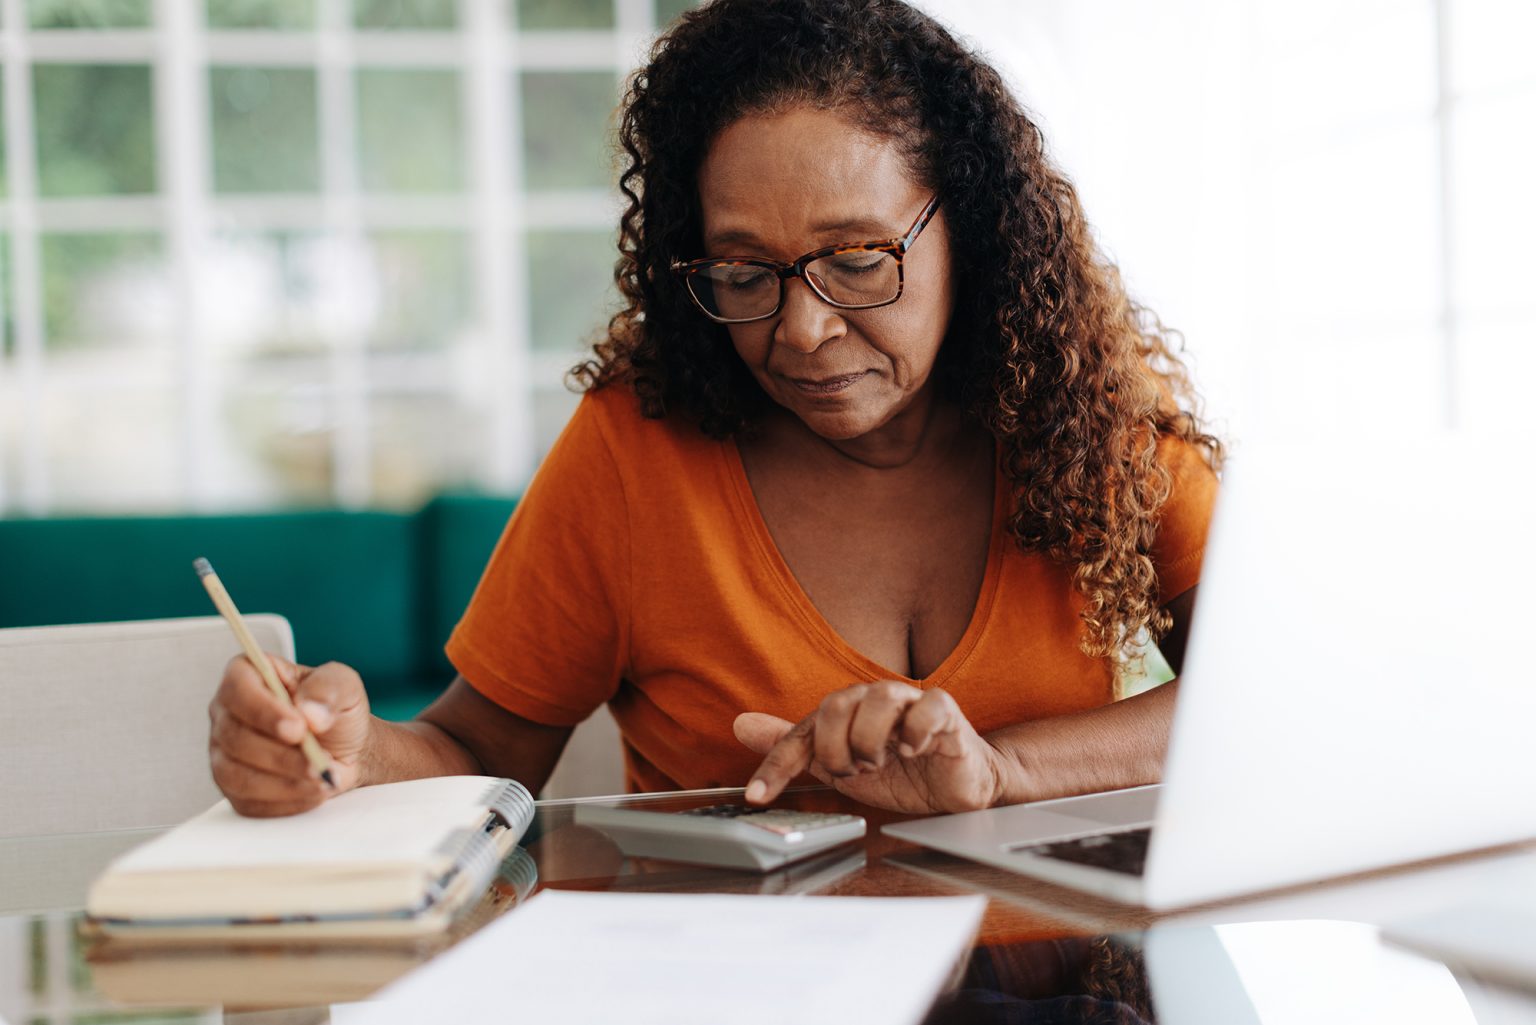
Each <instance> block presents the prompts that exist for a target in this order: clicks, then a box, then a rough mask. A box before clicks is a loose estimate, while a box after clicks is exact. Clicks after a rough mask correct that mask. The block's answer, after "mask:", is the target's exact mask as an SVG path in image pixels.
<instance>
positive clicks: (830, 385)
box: [789, 370, 869, 395]
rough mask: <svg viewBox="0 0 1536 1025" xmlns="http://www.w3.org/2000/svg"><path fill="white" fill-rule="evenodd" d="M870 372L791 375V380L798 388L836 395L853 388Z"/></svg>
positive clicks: (814, 393)
mask: <svg viewBox="0 0 1536 1025" xmlns="http://www.w3.org/2000/svg"><path fill="white" fill-rule="evenodd" d="M868 373H869V371H868V370H860V371H859V372H858V373H856V374H839V375H837V376H836V377H816V378H811V377H791V378H790V379H789V380H790V383H791V384H793V385H794V386H795V387H796V388H799V389H800V390H801V391H803V392H808V393H810V394H812V395H836V394H838V393H839V392H844V391H847V390H848V389H849V388H852V387H853V386H854V384H855V383H857V382H858V381H861V380H863V378H864V375H866V374H868Z"/></svg>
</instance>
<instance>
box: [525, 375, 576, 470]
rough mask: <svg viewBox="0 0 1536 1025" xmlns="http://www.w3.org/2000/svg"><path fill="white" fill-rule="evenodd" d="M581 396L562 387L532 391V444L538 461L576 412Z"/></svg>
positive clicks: (541, 459)
mask: <svg viewBox="0 0 1536 1025" xmlns="http://www.w3.org/2000/svg"><path fill="white" fill-rule="evenodd" d="M580 401H581V396H580V395H578V394H576V393H574V392H569V391H566V390H565V389H564V388H559V387H551V388H540V389H539V390H538V391H536V392H534V393H533V446H534V449H533V451H534V455H535V456H536V457H537V458H538V460H539V461H541V462H542V461H543V459H544V457H545V456H547V455H548V454H549V450H550V449H551V448H554V446H555V439H556V438H558V437H560V432H561V431H563V430H565V422H566V421H567V420H569V419H570V418H571V414H572V413H574V412H576V404H577V403H578V402H580Z"/></svg>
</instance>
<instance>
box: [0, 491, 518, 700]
mask: <svg viewBox="0 0 1536 1025" xmlns="http://www.w3.org/2000/svg"><path fill="white" fill-rule="evenodd" d="M514 505H515V500H514V499H511V498H503V497H492V496H485V495H471V494H447V495H441V496H439V497H437V498H435V499H433V500H432V501H431V502H428V503H427V504H426V505H425V506H423V507H422V508H421V509H420V510H419V511H417V512H415V513H394V512H378V511H363V512H348V511H343V510H318V511H302V512H273V513H249V514H233V515H184V516H167V517H154V516H145V517H85V518H47V519H9V520H7V519H0V627H11V626H43V625H49V624H56V623H97V622H108V621H112V620H126V619H159V618H165V617H174V616H206V615H212V614H214V609H213V606H212V604H211V603H210V602H209V600H208V596H207V594H205V593H204V591H203V589H202V587H201V585H200V584H199V583H198V580H197V576H196V574H195V573H193V571H192V560H193V559H196V558H198V557H199V556H205V557H207V559H208V560H209V561H210V562H212V563H213V566H214V569H216V570H217V571H218V573H219V576H220V578H221V579H222V580H223V581H224V584H225V586H226V587H227V588H229V591H230V594H231V595H232V596H233V597H234V599H235V602H236V603H237V604H238V605H239V606H240V609H241V611H242V612H277V613H280V614H282V615H284V616H287V617H288V620H289V621H290V622H291V623H292V624H293V633H294V640H295V642H296V643H297V646H298V653H299V659H300V661H302V662H306V663H310V664H314V663H318V662H325V661H330V660H335V661H338V662H345V663H347V664H349V665H351V666H353V667H355V668H356V669H357V670H358V672H360V673H361V674H362V676H363V679H364V681H365V682H366V683H367V685H368V691H369V695H370V697H371V698H372V701H373V704H374V709H375V712H376V713H377V714H378V715H381V716H383V717H384V718H387V719H408V718H410V717H411V716H413V715H415V714H416V712H418V711H419V710H420V709H422V708H423V707H425V706H426V705H427V704H428V703H429V702H431V700H432V699H433V698H434V697H436V695H437V694H438V693H439V692H440V691H441V690H442V689H443V687H444V686H445V685H446V684H447V682H448V681H449V680H450V679H451V678H452V676H453V667H452V666H451V665H450V664H449V663H448V660H447V658H446V657H445V656H444V655H443V643H444V642H445V641H446V640H447V639H448V634H449V632H450V631H452V629H453V626H454V624H455V623H456V622H457V621H458V618H459V615H460V614H461V613H462V612H463V610H464V607H465V605H466V604H467V603H468V601H469V597H470V594H471V593H472V592H473V591H474V588H475V584H476V582H477V581H478V580H479V579H480V571H481V570H482V569H483V568H484V566H485V562H486V559H487V558H489V556H490V554H491V549H492V548H493V547H494V545H495V543H496V539H497V537H499V536H500V534H501V529H502V527H503V526H505V525H506V521H507V517H508V516H510V515H511V513H512V509H513V507H514ZM217 682H218V681H216V680H210V681H208V688H209V695H210V696H212V692H213V687H214V685H215V684H216V683H217Z"/></svg>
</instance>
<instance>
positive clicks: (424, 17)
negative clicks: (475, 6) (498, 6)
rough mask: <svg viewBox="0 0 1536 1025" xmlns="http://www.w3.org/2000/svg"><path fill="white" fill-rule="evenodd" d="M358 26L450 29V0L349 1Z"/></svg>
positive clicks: (453, 15)
mask: <svg viewBox="0 0 1536 1025" xmlns="http://www.w3.org/2000/svg"><path fill="white" fill-rule="evenodd" d="M352 23H353V24H354V25H356V26H357V27H358V28H428V29H431V28H453V27H454V26H455V25H457V24H458V18H457V15H456V12H455V10H454V0H353V7H352Z"/></svg>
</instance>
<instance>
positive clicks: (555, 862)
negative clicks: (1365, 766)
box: [0, 788, 1536, 1025]
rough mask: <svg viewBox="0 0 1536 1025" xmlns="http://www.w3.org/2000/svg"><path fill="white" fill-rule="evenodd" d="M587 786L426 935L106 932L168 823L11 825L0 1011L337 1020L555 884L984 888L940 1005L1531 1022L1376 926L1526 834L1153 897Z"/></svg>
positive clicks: (1451, 895) (732, 795)
mask: <svg viewBox="0 0 1536 1025" xmlns="http://www.w3.org/2000/svg"><path fill="white" fill-rule="evenodd" d="M740 798H741V791H740V790H712V791H697V792H689V793H683V794H670V795H645V796H631V797H625V798H608V799H604V800H607V801H611V802H617V803H621V804H624V805H631V806H639V807H645V808H648V809H654V810H679V809H684V808H694V807H701V806H705V805H709V804H716V803H723V802H727V801H739V800H740ZM582 803H584V801H581V800H567V801H546V802H540V803H539V805H538V809H537V814H536V817H535V820H534V823H533V825H532V827H531V828H530V830H529V832H528V834H527V836H526V837H525V838H524V840H525V842H524V844H523V846H522V847H520V848H518V850H517V851H515V852H514V853H513V854H512V855H511V856H510V857H508V858H507V859H506V861H504V862H503V863H502V866H501V871H500V872H499V874H498V876H497V878H496V880H495V882H494V884H493V886H492V887H491V890H490V892H489V893H488V894H487V895H486V897H485V899H484V900H483V901H482V902H481V903H480V904H479V905H478V906H477V907H476V908H475V909H474V910H473V911H472V912H470V913H469V914H468V915H467V916H466V917H465V918H464V919H463V920H462V921H460V922H459V923H458V924H457V925H456V926H455V927H454V929H453V930H451V931H450V933H449V935H447V936H445V937H443V938H441V939H440V940H437V941H434V942H432V943H428V944H425V945H418V946H389V945H377V944H375V945H355V946H347V945H336V944H329V945H319V944H315V945H294V944H290V945H285V946H278V947H272V946H268V947H257V946H251V947H246V948H238V947H219V946H209V945H202V946H197V947H192V948H180V949H169V950H167V949H161V950H145V949H137V950H135V949H131V948H129V949H122V948H121V947H114V946H113V945H112V944H110V943H101V942H99V941H92V940H90V939H87V938H86V937H85V936H83V935H82V933H81V931H80V928H79V926H80V921H81V911H80V909H81V908H82V906H83V905H84V902H85V893H86V890H87V888H88V886H89V883H90V881H91V879H92V878H93V877H94V876H95V875H96V873H97V872H99V871H100V870H101V868H102V867H103V866H105V864H106V863H107V862H108V861H109V860H110V859H111V858H113V857H114V856H116V855H117V854H119V853H121V852H122V851H124V850H126V849H128V848H129V847H132V846H134V845H135V844H137V843H140V842H142V841H144V840H145V839H148V838H149V837H151V836H154V835H155V834H156V833H157V832H158V830H134V831H125V832H113V833H85V834H76V835H68V836H52V837H24V838H12V839H0V1023H3V1025H65V1023H69V1025H85V1023H92V1025H94V1023H103V1025H105V1023H117V1022H135V1023H150V1022H198V1023H217V1022H228V1023H242V1025H301V1023H303V1025H308V1023H316V1025H318V1023H325V1022H336V1023H338V1025H344V1023H345V1022H346V1020H347V1018H348V1011H349V1009H353V1008H350V1005H352V1004H353V1003H354V1002H356V1001H360V1000H365V999H366V998H368V997H369V995H370V994H372V993H373V992H375V991H376V990H377V989H379V988H380V987H382V986H384V985H385V984H386V983H388V982H390V981H391V980H393V979H394V978H396V977H398V976H400V975H402V974H404V973H405V972H407V971H409V970H410V969H411V968H412V967H414V966H416V965H418V964H420V963H422V962H423V961H424V960H426V959H427V958H429V957H431V956H433V955H434V954H435V953H438V952H439V951H441V950H442V949H444V948H445V947H446V946H447V945H450V944H452V943H454V942H457V941H458V940H459V939H462V938H463V936H465V935H468V934H469V933H471V932H473V931H474V930H475V929H477V928H479V927H480V926H482V925H484V924H485V923H486V922H487V921H489V920H491V919H492V918H494V917H496V916H498V915H501V914H508V913H510V914H515V913H516V909H517V907H518V905H519V904H520V903H522V902H523V901H526V900H527V899H528V898H529V897H530V896H532V895H533V894H535V893H537V892H539V891H540V890H544V889H563V890H605V891H629V892H677V893H686V892H692V893H748V894H755V893H761V894H818V895H832V896H841V897H859V896H880V897H902V896H934V895H952V894H966V893H980V894H983V895H985V896H986V897H987V898H988V904H987V909H986V913H985V916H984V918H983V921H982V926H981V929H980V932H979V934H978V935H977V937H976V940H975V942H974V945H973V947H972V949H971V951H970V954H969V958H968V961H967V963H966V964H965V965H964V966H963V968H962V969H961V970H960V971H958V972H957V973H956V975H955V981H954V983H953V985H952V986H951V987H950V989H949V990H948V992H946V994H945V995H944V996H942V997H941V998H940V999H939V1001H938V1002H937V1003H936V1004H935V1006H934V1007H933V1009H932V1011H931V1012H930V1015H929V1017H928V1022H929V1023H932V1025H940V1023H944V1025H947V1023H956V1022H973V1021H980V1022H1008V1023H1036V1022H1041V1023H1043V1022H1114V1023H1117V1025H1137V1023H1141V1022H1159V1023H1170V1022H1171V1023H1204V1022H1212V1023H1217V1022H1219V1023H1222V1025H1228V1023H1246V1022H1263V1023H1269V1025H1273V1023H1276V1022H1306V1023H1308V1025H1314V1023H1327V1022H1333V1021H1338V1022H1349V1023H1351V1025H1355V1023H1359V1022H1371V1021H1382V1022H1388V1021H1390V1022H1393V1023H1394V1025H1398V1023H1403V1022H1424V1023H1426V1025H1430V1023H1433V1025H1452V1023H1455V1025H1460V1023H1473V1022H1475V1023H1478V1025H1489V1023H1504V1022H1526V1021H1536V994H1524V993H1521V992H1519V991H1517V990H1513V989H1506V988H1502V987H1500V986H1497V985H1494V984H1492V983H1489V982H1486V981H1482V980H1479V979H1477V978H1474V977H1471V976H1467V975H1457V974H1454V973H1452V972H1451V971H1450V970H1449V969H1448V968H1446V967H1445V966H1444V965H1442V964H1440V963H1438V962H1435V961H1433V960H1430V959H1426V958H1423V957H1420V956H1418V955H1415V954H1411V953H1408V952H1406V951H1402V950H1398V949H1396V948H1393V947H1391V946H1389V945H1386V944H1384V943H1382V942H1381V941H1380V940H1379V939H1378V937H1377V930H1376V925H1377V924H1379V923H1380V922H1382V921H1385V920H1388V919H1391V918H1395V917H1400V916H1402V915H1405V914H1412V913H1415V912H1416V911H1419V910H1433V909H1435V908H1437V907H1440V906H1444V905H1445V904H1448V903H1452V902H1454V901H1456V900H1457V899H1458V898H1459V897H1464V896H1467V895H1471V894H1476V893H1480V892H1484V891H1486V889H1487V888H1488V887H1489V886H1490V885H1493V886H1501V885H1507V886H1510V887H1516V886H1522V885H1524V884H1525V882H1527V881H1531V880H1536V848H1510V849H1504V850H1502V851H1500V852H1498V853H1496V854H1493V855H1485V856H1481V857H1469V858H1460V859H1447V860H1445V861H1441V862H1437V863H1434V864H1431V865H1427V866H1418V867H1415V868H1412V869H1399V870H1393V871H1388V872H1381V873H1375V874H1372V875H1370V876H1365V877H1358V878H1355V879H1352V880H1349V881H1346V882H1342V883H1334V884H1329V885H1321V886H1314V887H1306V888H1298V889H1294V890H1290V891H1286V892H1283V893H1279V894H1272V895H1266V896H1263V897H1260V898H1256V899H1250V900H1246V901H1241V902H1229V903H1225V904H1221V905H1213V906H1209V907H1205V908H1199V909H1195V910H1193V911H1186V912H1182V913H1179V914H1177V915H1164V916H1153V915H1150V914H1148V913H1145V912H1141V911H1138V910H1135V909H1130V908H1126V907H1123V906H1121V905H1117V904H1113V903H1111V902H1108V901H1102V900H1098V899H1095V898H1092V897H1088V896H1084V895H1080V894H1073V893H1071V892H1070V891H1066V890H1062V889H1059V888H1057V887H1054V886H1051V885H1049V884H1046V883H1039V882H1034V881H1031V880H1027V879H1024V878H1021V877H1019V876H1015V875H1013V874H1011V873H1008V872H1005V871H1001V870H998V869H993V868H988V867H986V866H982V865H979V864H974V863H971V862H967V861H963V860H961V859H956V858H951V857H948V856H946V855H941V854H937V853H935V852H931V851H926V850H923V849H921V848H917V847H913V846H911V845H909V844H905V843H902V842H901V841H897V840H893V839H890V838H887V837H884V836H882V835H881V834H880V826H881V825H882V824H883V823H886V822H890V821H894V820H895V819H897V818H900V817H902V816H898V815H895V814H892V813H886V812H880V811H876V810H872V809H868V808H863V807H861V806H856V805H853V804H851V803H850V802H847V801H846V800H845V799H843V798H842V797H841V796H840V795H838V794H836V793H835V792H833V791H831V790H829V789H825V788H806V789H801V790H794V791H790V792H789V793H788V794H787V795H786V797H785V798H784V799H783V800H782V801H781V802H780V803H781V804H783V805H786V806H788V807H792V808H797V809H802V810H817V811H853V812H856V813H858V814H861V815H863V816H864V817H865V818H866V819H867V820H868V822H869V832H868V835H867V836H866V837H865V838H864V840H863V841H861V842H858V843H854V844H850V845H846V846H844V847H841V848H838V849H835V850H833V851H830V852H827V853H826V854H823V855H821V856H818V857H816V858H814V859H811V860H810V861H808V862H803V863H800V864H797V865H793V866H789V867H787V868H785V869H781V870H779V871H776V872H771V873H768V874H764V875H759V874H755V873H749V872H743V871H737V870H731V869H720V868H704V867H696V866H689V865H683V864H679V863H675V862H663V861H659V860H655V859H634V858H626V857H624V856H623V855H622V854H621V853H620V852H619V850H618V848H617V847H616V846H615V845H614V843H613V842H612V841H611V840H609V839H608V838H607V837H606V836H604V835H602V834H601V833H598V832H596V831H595V830H593V829H590V828H588V827H585V826H581V825H578V824H577V823H576V822H575V821H574V814H575V809H576V807H577V806H578V805H580V804H582ZM354 1010H355V1009H354Z"/></svg>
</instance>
